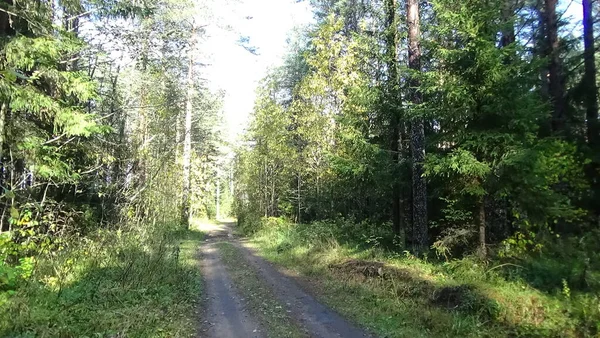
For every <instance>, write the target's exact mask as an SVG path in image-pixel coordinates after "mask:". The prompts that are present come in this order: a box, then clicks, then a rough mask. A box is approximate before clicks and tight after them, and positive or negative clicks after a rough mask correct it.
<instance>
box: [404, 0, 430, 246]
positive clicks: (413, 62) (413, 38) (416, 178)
mask: <svg viewBox="0 0 600 338" xmlns="http://www.w3.org/2000/svg"><path fill="white" fill-rule="evenodd" d="M406 15H407V22H408V67H409V68H410V69H411V70H412V71H413V72H415V73H416V72H420V71H421V47H420V42H419V40H420V38H421V32H420V27H419V25H420V23H419V1H418V0H407V2H406ZM419 85H420V83H419V80H418V79H417V78H416V77H415V74H414V73H413V74H412V75H411V77H410V79H409V87H410V88H409V94H410V98H411V101H412V103H413V105H419V104H420V103H421V102H422V97H421V93H420V91H419V89H418V88H419ZM411 149H412V162H413V163H412V188H413V189H412V190H413V227H414V246H415V251H416V252H417V253H422V252H424V251H425V250H426V249H427V247H428V244H429V236H428V229H427V185H426V183H425V178H424V177H423V173H424V169H423V162H424V161H425V128H424V123H423V118H421V117H414V118H413V119H412V122H411Z"/></svg>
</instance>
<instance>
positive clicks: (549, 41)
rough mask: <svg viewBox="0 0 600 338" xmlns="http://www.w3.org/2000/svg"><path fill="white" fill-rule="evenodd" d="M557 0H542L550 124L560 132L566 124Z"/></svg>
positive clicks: (554, 129) (555, 130)
mask: <svg viewBox="0 0 600 338" xmlns="http://www.w3.org/2000/svg"><path fill="white" fill-rule="evenodd" d="M557 2H558V0H544V3H545V6H544V24H545V27H544V28H545V33H546V57H548V61H549V62H548V89H549V94H550V100H551V101H552V119H551V126H552V131H553V132H555V133H556V132H562V131H564V130H565V126H566V116H565V87H564V83H563V80H562V78H563V74H562V66H561V62H560V55H559V45H558V42H559V41H558V17H557V15H556V4H557Z"/></svg>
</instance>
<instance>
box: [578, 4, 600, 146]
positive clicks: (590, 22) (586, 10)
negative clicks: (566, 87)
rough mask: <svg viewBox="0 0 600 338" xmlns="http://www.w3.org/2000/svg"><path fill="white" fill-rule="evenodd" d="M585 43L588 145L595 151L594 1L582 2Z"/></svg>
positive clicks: (596, 102)
mask: <svg viewBox="0 0 600 338" xmlns="http://www.w3.org/2000/svg"><path fill="white" fill-rule="evenodd" d="M582 4H583V42H584V54H583V58H584V66H585V73H584V78H583V82H584V87H583V88H584V90H585V106H586V115H585V117H586V120H587V138H588V143H589V145H590V146H591V147H592V148H593V149H597V147H598V146H599V142H600V140H599V138H600V133H599V131H600V125H599V124H598V85H597V84H596V61H595V59H594V56H595V55H594V18H593V16H592V1H591V0H582Z"/></svg>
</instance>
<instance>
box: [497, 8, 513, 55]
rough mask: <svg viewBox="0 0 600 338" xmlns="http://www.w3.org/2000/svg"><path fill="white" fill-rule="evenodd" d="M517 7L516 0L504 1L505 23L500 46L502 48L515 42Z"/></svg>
mask: <svg viewBox="0 0 600 338" xmlns="http://www.w3.org/2000/svg"><path fill="white" fill-rule="evenodd" d="M515 5H516V1H515V0H505V1H504V7H503V8H502V21H503V22H504V27H503V29H502V38H501V40H500V45H501V46H502V47H507V46H509V45H510V44H512V43H513V42H515V25H514V15H515Z"/></svg>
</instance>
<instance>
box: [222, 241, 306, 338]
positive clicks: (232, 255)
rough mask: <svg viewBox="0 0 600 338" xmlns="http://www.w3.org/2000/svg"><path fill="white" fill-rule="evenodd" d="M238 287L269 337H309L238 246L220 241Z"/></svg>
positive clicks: (228, 267)
mask: <svg viewBox="0 0 600 338" xmlns="http://www.w3.org/2000/svg"><path fill="white" fill-rule="evenodd" d="M217 247H218V248H219V251H220V253H221V257H222V260H223V262H224V263H225V265H226V267H227V271H228V272H229V275H230V276H231V279H232V280H233V282H234V284H235V286H236V289H237V290H238V291H239V292H240V293H241V295H242V296H243V297H244V298H245V299H246V301H247V303H248V305H249V307H250V310H251V312H252V314H254V315H255V316H256V318H257V319H258V320H259V321H260V323H261V324H262V326H263V327H264V328H265V330H266V333H267V336H268V337H274V338H278V337H290V338H296V337H306V335H305V334H303V332H302V331H301V329H300V328H299V327H298V326H297V325H296V324H295V322H294V321H293V320H292V318H290V316H289V315H288V314H287V313H286V310H285V307H284V306H282V305H281V304H280V303H279V302H278V301H277V300H276V299H275V298H274V296H273V292H272V290H271V288H269V287H268V286H267V285H266V284H265V283H264V281H263V280H262V279H261V277H260V276H259V275H258V273H257V272H256V271H255V270H254V269H253V268H252V267H251V266H249V264H248V263H247V262H246V260H245V259H244V258H243V256H242V253H241V252H240V250H239V249H238V248H236V247H235V246H234V245H232V244H230V243H225V242H221V243H218V244H217Z"/></svg>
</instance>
